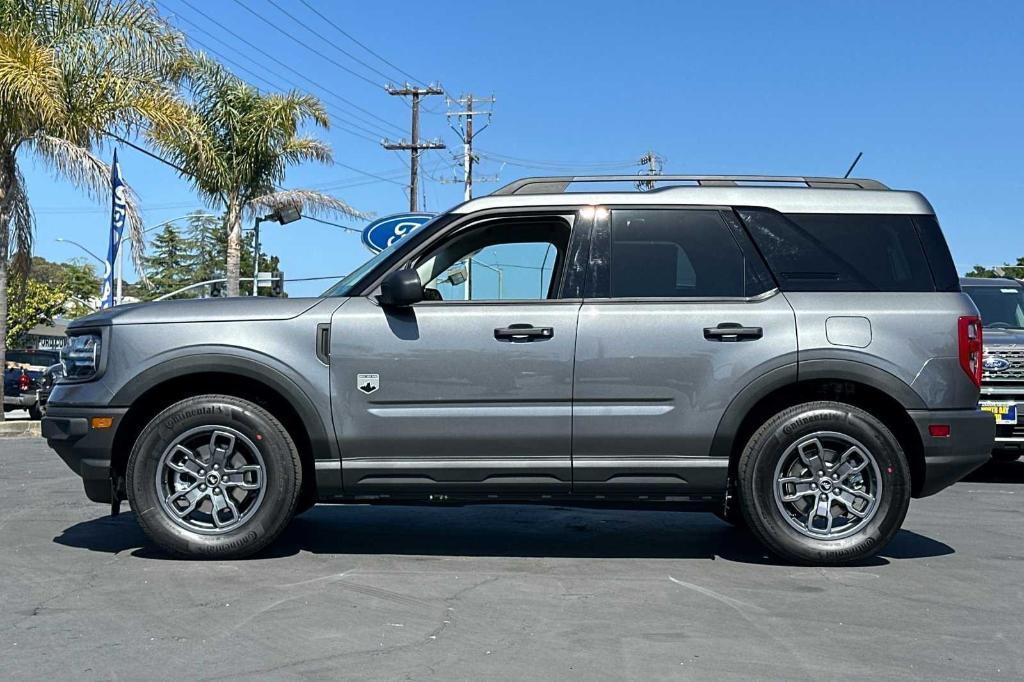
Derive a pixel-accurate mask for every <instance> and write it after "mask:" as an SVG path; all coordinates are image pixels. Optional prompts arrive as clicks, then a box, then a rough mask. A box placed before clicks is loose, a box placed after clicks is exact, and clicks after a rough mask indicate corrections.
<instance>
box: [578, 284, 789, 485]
mask: <svg viewBox="0 0 1024 682" xmlns="http://www.w3.org/2000/svg"><path fill="white" fill-rule="evenodd" d="M721 323H736V324H739V325H742V326H744V327H748V326H749V327H760V328H761V329H762V334H763V336H762V337H761V338H760V339H756V340H747V341H724V340H711V339H708V338H705V335H704V329H705V328H709V329H714V328H717V327H718V325H719V324H721ZM795 363H796V334H795V327H794V324H793V310H792V308H790V306H789V303H788V302H787V301H786V300H785V298H784V297H783V296H782V295H780V294H776V295H774V296H771V297H770V298H768V299H766V300H762V301H757V302H750V303H724V304H723V303H701V302H696V303H685V302H681V303H668V302H657V303H642V302H632V303H613V302H598V301H587V302H585V303H584V305H583V307H582V309H581V310H580V320H579V337H578V341H577V350H576V379H575V389H574V393H575V395H574V411H573V481H574V486H573V489H574V490H575V491H576V492H597V491H603V492H609V493H613V492H623V493H628V492H640V491H650V492H659V491H661V492H673V491H678V492H687V493H692V492H717V493H720V492H721V491H722V490H723V489H724V486H725V478H726V473H727V471H726V467H727V464H728V462H727V461H726V460H712V459H709V457H708V456H709V453H710V450H711V441H712V439H713V438H714V435H715V431H716V429H717V428H718V422H719V421H720V420H721V418H722V415H723V414H724V412H725V409H726V407H728V405H729V403H730V402H731V401H732V399H733V398H734V397H735V396H736V394H737V393H739V391H740V390H741V389H742V388H743V387H744V386H746V385H747V384H748V383H750V382H751V381H753V380H754V379H756V378H757V377H759V376H761V375H762V374H764V373H765V372H768V371H770V370H772V369H775V368H777V367H782V366H785V365H791V366H792V371H793V375H794V378H795V376H796V364H795Z"/></svg>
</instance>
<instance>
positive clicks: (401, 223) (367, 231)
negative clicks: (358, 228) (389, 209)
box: [363, 213, 434, 253]
mask: <svg viewBox="0 0 1024 682" xmlns="http://www.w3.org/2000/svg"><path fill="white" fill-rule="evenodd" d="M433 218H434V215H433V214H432V213H396V214H395V215H389V216H387V217H384V218H378V219H377V220H374V221H373V222H372V223H370V224H369V225H367V226H366V227H365V228H363V245H364V246H366V248H368V249H369V250H370V251H373V252H374V253H377V252H379V251H383V250H384V249H386V248H388V247H389V246H391V245H392V244H394V243H395V242H397V241H398V240H399V239H401V238H403V237H408V236H409V235H410V234H412V233H413V232H415V231H416V230H417V229H419V228H420V226H422V225H424V224H425V223H427V222H429V221H430V220H432V219H433Z"/></svg>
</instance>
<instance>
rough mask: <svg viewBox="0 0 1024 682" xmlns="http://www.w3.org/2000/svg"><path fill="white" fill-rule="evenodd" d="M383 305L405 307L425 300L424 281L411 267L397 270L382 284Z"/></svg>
mask: <svg viewBox="0 0 1024 682" xmlns="http://www.w3.org/2000/svg"><path fill="white" fill-rule="evenodd" d="M377 300H379V301H380V304H381V305H384V306H394V307H405V306H410V305H412V304H413V303H419V302H420V301H422V300H423V283H422V282H420V276H419V274H418V273H417V272H416V271H415V270H413V269H411V268H408V269H404V270H396V271H394V272H392V273H391V274H390V275H388V276H387V277H385V278H384V281H383V282H381V284H380V296H379V297H378V299H377Z"/></svg>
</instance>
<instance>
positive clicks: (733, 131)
mask: <svg viewBox="0 0 1024 682" xmlns="http://www.w3.org/2000/svg"><path fill="white" fill-rule="evenodd" d="M274 1H275V2H277V4H278V5H280V6H281V7H284V8H286V9H287V11H288V12H290V13H291V14H293V15H295V16H296V17H298V18H300V19H303V20H304V21H305V22H306V23H305V24H304V25H300V24H298V23H296V22H294V21H293V20H292V19H291V18H289V17H287V16H285V15H284V14H282V13H281V12H280V11H279V10H278V9H276V8H275V7H274V6H273V5H272V4H271V3H270V2H269V1H268V0H247V1H246V2H245V4H246V5H247V6H248V7H250V8H251V9H252V10H253V12H255V13H256V14H259V15H261V16H263V17H265V18H267V19H268V20H269V21H270V22H271V24H272V25H273V27H271V26H269V25H268V24H265V23H263V22H261V21H260V20H259V19H258V18H257V17H256V16H254V14H253V13H250V12H247V11H246V10H245V9H243V8H242V7H240V6H239V4H238V3H237V2H235V1H234V0H206V1H205V2H199V0H187V2H189V3H191V4H192V5H193V6H194V7H196V8H198V9H199V10H201V11H202V12H204V13H206V14H207V15H208V16H209V17H210V18H212V19H213V20H216V21H219V22H221V23H222V24H224V25H225V26H227V27H229V28H231V29H232V30H234V31H235V32H237V33H238V34H240V35H242V36H244V37H246V38H247V39H248V40H250V41H252V42H254V43H256V44H258V45H259V46H260V47H261V48H262V49H263V50H265V51H266V52H268V53H270V54H272V55H274V57H275V58H276V59H277V60H279V62H282V63H284V64H286V65H287V66H288V67H290V68H291V69H294V70H295V71H297V72H299V73H301V74H303V75H304V76H306V77H307V78H309V79H310V80H312V81H314V82H315V83H317V84H319V85H320V86H322V87H323V88H325V89H327V90H329V91H330V94H328V93H325V91H324V90H321V89H318V88H316V87H314V86H313V85H312V84H311V83H310V82H309V81H307V80H303V79H302V78H300V77H299V76H297V75H296V74H295V73H294V72H292V71H289V70H287V69H286V68H285V67H282V66H281V65H280V64H277V63H274V62H273V61H272V60H271V59H269V58H268V57H266V56H264V55H262V54H258V53H256V52H255V51H254V50H253V49H252V48H250V47H248V46H246V45H244V44H242V43H241V42H240V41H239V40H237V39H235V38H234V37H232V36H231V35H229V34H228V33H227V32H226V31H225V30H224V29H222V28H219V27H217V26H215V25H214V24H213V23H212V22H211V19H209V18H207V17H204V16H202V15H200V14H199V13H197V12H196V11H195V10H193V9H192V8H190V7H189V6H188V4H186V1H185V0H160V2H159V6H160V8H161V11H162V12H164V13H165V14H167V15H168V16H169V17H170V18H171V20H172V22H174V23H175V24H176V25H178V26H179V27H180V28H181V29H182V30H184V31H185V32H186V33H187V34H189V35H190V36H192V37H194V38H195V39H197V40H198V41H201V42H202V43H205V44H206V45H207V46H208V47H210V48H213V49H215V50H217V51H218V52H220V53H222V54H223V55H225V56H228V57H230V58H231V59H233V60H235V61H236V62H238V63H239V64H241V65H244V66H246V67H247V68H249V69H251V70H253V71H255V72H256V73H258V74H260V75H262V76H263V77H265V78H267V79H269V80H271V81H276V82H278V83H280V84H282V85H284V86H289V85H290V83H285V82H284V81H285V80H287V81H291V82H292V83H294V84H297V85H299V86H302V87H303V88H305V89H308V90H309V91H311V92H314V93H315V94H318V95H321V96H322V97H323V98H324V100H325V102H327V104H328V107H329V109H330V110H331V111H332V112H335V113H341V114H344V115H345V117H346V119H347V120H348V124H345V123H342V122H341V120H340V119H339V121H338V125H337V126H335V127H334V128H333V129H332V130H331V131H329V132H327V133H325V134H324V137H325V138H326V139H327V140H328V141H329V142H330V143H331V145H332V146H333V148H334V152H335V158H336V160H337V161H338V162H340V163H343V164H346V165H347V166H350V167H352V168H357V169H359V170H361V171H366V172H369V173H372V174H374V175H379V176H383V177H386V178H388V179H390V180H392V182H386V181H381V180H377V179H374V178H372V177H368V176H366V175H362V174H360V173H359V172H356V171H354V170H351V169H350V168H346V167H342V166H333V167H322V166H308V167H302V168H297V169H294V170H293V171H292V172H290V173H289V176H288V179H287V182H286V183H285V184H286V185H288V186H291V187H303V186H305V187H309V186H313V187H317V188H326V189H327V191H331V192H333V193H335V194H336V195H337V196H339V197H341V198H343V199H345V200H347V201H348V202H349V203H351V204H352V205H354V206H356V207H357V208H359V209H362V210H365V211H372V212H375V213H377V214H379V215H385V214H388V213H391V212H396V211H401V210H405V209H406V208H407V202H408V200H407V199H406V197H405V194H404V191H403V185H404V184H405V183H406V182H407V163H408V155H407V154H400V153H398V152H389V151H385V150H383V149H381V147H380V145H379V144H378V142H377V140H379V138H380V137H382V134H381V133H384V132H387V133H388V134H389V135H390V136H392V137H394V138H397V137H401V134H402V133H401V130H407V129H408V125H409V109H408V106H407V105H406V104H405V103H404V102H403V101H401V99H400V98H397V97H390V96H388V95H387V94H386V93H385V92H384V90H383V89H382V87H380V85H381V84H383V82H385V78H384V77H382V76H381V75H380V74H377V73H374V72H373V71H371V70H369V69H367V68H366V67H365V66H363V65H360V64H359V63H357V62H355V61H353V60H351V59H350V58H349V57H347V56H345V55H343V54H342V53H341V52H339V51H338V50H336V49H334V48H332V47H330V46H328V45H327V44H325V43H323V42H322V41H321V39H320V38H318V37H317V36H315V35H314V34H313V33H311V32H310V31H309V28H313V29H315V30H316V31H318V32H319V33H321V34H322V35H323V36H324V37H326V38H327V39H329V40H330V42H331V43H333V44H334V45H335V46H336V47H338V48H341V49H344V50H346V51H348V52H350V53H352V54H353V55H355V56H357V57H358V58H360V59H362V60H363V61H365V62H366V63H367V64H370V65H371V66H373V67H374V68H376V69H378V70H379V71H381V72H383V73H384V74H386V75H391V76H392V77H393V79H394V80H396V81H400V80H401V79H402V78H404V76H403V74H402V73H401V72H399V71H397V70H396V69H395V68H392V67H391V66H388V65H387V64H384V63H382V62H380V61H378V60H377V59H376V58H375V57H374V56H372V55H370V54H369V53H367V52H365V51H364V50H363V49H362V48H361V47H360V46H359V45H357V44H355V43H353V42H352V41H350V40H349V39H348V38H346V37H345V36H343V35H341V34H340V33H339V32H338V31H337V30H336V29H335V28H333V27H331V26H330V25H327V24H326V23H324V22H322V21H320V20H319V19H318V18H317V17H316V16H315V15H314V14H313V13H312V12H311V11H310V10H309V9H307V8H306V7H305V6H303V5H302V4H301V3H299V2H290V1H288V0H274ZM308 2H309V3H310V4H311V5H313V6H315V7H316V8H317V9H319V10H320V11H321V12H322V13H323V14H324V15H326V16H328V17H329V18H331V19H332V20H333V21H334V22H335V23H336V24H337V25H338V26H339V27H341V28H342V29H343V30H344V31H346V32H347V33H349V34H350V35H351V36H353V37H354V38H356V39H357V40H358V41H360V42H362V43H363V44H365V45H366V46H368V47H370V48H371V49H373V50H374V51H375V52H377V53H379V54H380V55H382V56H383V57H385V58H386V59H387V60H388V61H390V62H391V63H393V64H394V65H395V66H397V67H398V68H400V69H402V70H404V71H406V72H408V73H410V74H412V75H413V76H415V77H416V78H417V79H420V80H422V81H440V82H441V83H442V84H443V85H444V87H445V88H446V89H447V90H448V91H449V92H450V93H451V94H452V95H459V94H461V93H465V92H473V93H474V94H475V95H477V96H489V95H491V94H493V95H494V96H495V97H496V98H497V102H496V103H495V104H494V106H493V109H494V118H493V121H492V124H491V127H490V128H488V129H487V130H486V131H484V132H483V133H481V134H480V135H479V136H478V137H477V140H476V144H477V147H478V150H480V151H481V152H482V153H483V155H484V158H483V160H482V164H481V166H480V168H479V170H480V172H481V174H483V175H492V174H496V173H500V176H501V181H502V183H504V182H508V181H511V180H513V179H515V178H517V177H521V176H524V175H544V174H559V173H562V172H571V171H573V170H576V171H580V172H593V171H615V172H627V173H628V172H634V171H635V168H633V167H630V165H629V164H630V163H633V162H634V161H635V159H637V158H639V157H640V155H641V154H642V153H643V152H645V151H646V150H648V149H653V150H655V151H657V153H658V154H660V155H661V156H663V157H664V158H665V159H667V163H666V166H665V169H666V171H668V172H677V173H755V174H761V173H765V174H785V175H790V174H792V175H800V174H803V175H842V173H843V172H845V170H846V168H847V166H848V165H849V163H850V162H851V160H852V159H853V157H854V156H855V155H856V153H857V152H859V151H863V152H864V158H863V160H862V161H861V163H860V165H859V166H858V169H857V172H856V173H855V174H857V175H861V176H865V177H874V178H877V179H880V180H882V181H883V182H885V183H886V184H888V185H890V186H892V187H897V188H913V189H918V190H920V191H922V192H924V193H925V195H926V196H927V197H928V198H929V199H930V200H931V202H932V203H933V204H934V205H935V207H936V209H937V211H938V214H939V218H940V220H941V222H942V225H943V228H944V230H945V233H946V237H947V239H948V240H949V242H950V246H951V248H952V250H953V256H954V260H955V261H956V262H957V265H958V267H959V268H960V269H961V270H963V269H964V268H966V267H969V266H970V265H971V264H973V263H978V262H980V263H993V262H1002V261H1004V260H1007V259H1009V260H1011V261H1012V260H1013V259H1015V258H1016V257H1017V256H1024V238H1022V230H1021V227H1022V220H1021V217H1020V216H1021V212H1020V199H1021V196H1022V194H1024V193H1022V190H1024V175H1022V173H1024V171H1022V169H1021V158H1022V157H1024V136H1022V134H1021V124H1022V122H1024V89H1022V88H1021V76H1022V73H1024V39H1022V29H1024V3H1017V2H974V3H970V4H968V3H963V2H867V1H861V2H855V3H853V2H816V3H806V2H770V3H767V2H729V3H708V2H682V1H680V2H651V3H624V2H621V1H620V2H606V1H604V0H601V1H595V0H591V1H589V2H551V1H550V0H548V1H547V2H536V1H533V0H520V1H519V2H515V3H487V2H478V3H469V4H467V3H465V2H449V1H448V0H431V1H430V2H415V3H413V2H405V1H404V0H403V1H400V2H378V3H362V2H360V3H347V2H346V3H341V2H332V1H330V0H308ZM174 15H177V17H180V18H176V17H175V16H174ZM186 20H188V21H186ZM188 22H193V23H191V24H190V23H188ZM194 25H198V26H201V27H203V28H204V29H206V30H208V31H210V33H212V34H213V36H212V37H211V36H210V35H208V34H204V33H202V32H200V31H199V30H198V29H196V28H195V26H194ZM410 27H415V30H408V29H409V28H410ZM281 31H286V32H288V33H290V34H291V35H293V36H294V37H296V38H299V39H300V41H301V43H302V45H300V44H297V43H296V42H293V41H292V40H291V39H290V38H289V37H288V36H287V35H285V34H284V33H282V32H281ZM303 45H306V46H308V47H311V48H313V50H312V51H311V50H308V49H306V48H304V47H303ZM195 46H196V47H197V48H200V49H201V48H202V46H200V45H198V44H196V45H195ZM332 61H333V62H335V63H332ZM338 64H340V65H343V66H346V67H348V68H350V69H351V70H352V71H355V72H357V73H360V74H362V75H363V76H365V77H366V78H367V79H369V80H370V81H372V83H368V82H366V81H365V80H363V79H361V78H359V77H357V76H354V75H352V74H351V73H348V72H346V71H344V70H343V69H341V68H339V66H338ZM233 70H235V71H236V73H238V74H239V75H240V76H242V77H245V78H246V79H247V80H250V81H255V80H256V79H255V77H253V76H252V75H250V74H247V73H245V72H242V71H241V70H240V69H233ZM271 70H273V71H277V72H278V73H279V74H280V75H281V76H284V78H279V77H277V76H275V75H272V74H271ZM256 84H257V85H260V86H261V87H264V88H267V85H266V84H265V83H260V82H258V81H257V82H256ZM339 95H340V96H341V97H343V98H345V99H346V100H349V101H350V102H353V103H355V104H356V105H358V106H359V107H362V109H364V110H367V111H369V112H372V114H373V115H374V116H375V117H379V119H378V118H374V117H370V116H368V115H367V114H366V113H364V112H363V111H359V110H358V109H352V108H351V107H350V106H348V105H346V104H344V102H342V101H340V100H339V99H338V96H339ZM425 107H426V108H427V109H428V110H429V111H427V112H425V113H424V117H423V122H422V128H423V135H424V136H425V137H436V136H439V137H441V138H443V139H444V140H445V141H446V142H447V143H448V144H449V145H450V146H451V147H452V149H450V150H448V151H442V152H429V153H427V154H426V156H425V157H424V166H425V168H426V171H427V172H428V173H429V175H428V177H426V178H425V183H424V186H423V187H424V190H425V193H426V208H427V210H430V211H441V210H444V209H446V208H448V207H450V206H452V205H454V204H456V203H458V202H459V201H461V196H462V188H461V185H458V184H442V183H440V182H438V180H440V179H445V178H447V179H451V178H452V177H453V173H457V172H459V171H458V170H456V169H453V160H452V154H453V153H457V152H459V151H460V149H458V148H457V138H456V136H455V135H454V134H453V133H452V132H451V131H450V130H449V129H448V127H447V124H446V122H445V117H444V116H443V114H442V112H443V111H444V110H445V103H444V101H443V98H441V97H436V98H430V99H428V100H426V101H425ZM435 112H437V113H435ZM358 119H362V120H358ZM380 119H383V121H386V122H387V123H384V122H382V121H381V120H380ZM367 121H368V122H369V123H367ZM353 123H354V124H355V125H360V126H362V127H363V128H365V129H367V130H359V129H357V128H355V127H354V125H352V124H353ZM389 124H390V125H389ZM343 126H344V127H347V128H349V130H350V131H354V132H355V133H356V134H352V132H347V131H345V130H343V129H342V127H343ZM392 126H397V129H396V128H393V127H392ZM368 131H369V132H368ZM367 138H370V139H367ZM110 153H111V149H110V148H108V149H106V150H104V154H105V156H106V157H107V158H109V156H110ZM119 154H120V157H121V163H122V170H123V173H124V176H125V178H126V180H127V181H128V182H129V183H130V184H131V185H132V186H133V187H134V188H135V189H136V191H137V192H138V193H139V195H140V197H141V199H142V201H143V206H144V209H145V216H146V218H147V221H148V223H149V224H155V223H158V222H160V221H163V220H167V219H170V218H174V217H176V216H179V215H182V214H185V213H187V212H189V211H190V210H191V209H193V208H201V207H202V203H201V202H200V201H199V199H198V198H197V197H196V196H195V194H194V193H193V192H192V191H191V189H190V187H189V185H188V182H187V181H186V180H183V179H180V178H178V177H177V176H176V174H175V172H174V171H173V170H171V169H169V168H166V167H164V166H162V165H161V164H159V163H158V162H156V161H153V160H151V159H148V158H146V157H144V156H143V155H141V154H139V153H138V152H135V151H133V150H131V149H127V148H123V147H122V148H119ZM496 156H497V157H503V158H505V159H507V160H509V163H506V164H504V165H502V164H501V163H499V162H498V161H497V160H495V159H494V157H496ZM26 161H28V160H27V159H26ZM513 162H514V163H513ZM617 164H621V166H620V167H616V168H613V166H616V165H617ZM25 167H26V171H27V173H26V174H27V177H28V182H29V191H30V196H31V199H32V201H33V205H34V207H35V209H36V214H37V218H38V231H37V237H36V252H37V253H38V254H39V255H42V256H45V257H47V258H51V259H56V260H65V259H70V258H74V257H77V256H80V255H81V253H80V252H79V251H78V250H77V249H75V248H74V247H72V246H69V245H67V244H62V243H58V242H56V241H55V239H56V238H57V237H65V238H67V239H75V240H77V241H80V242H82V243H83V244H85V245H86V246H88V247H89V248H90V249H91V250H93V251H94V252H96V253H98V254H101V255H102V254H103V253H104V252H105V251H106V242H105V239H106V229H107V225H108V222H109V207H108V206H105V205H104V206H99V205H96V204H91V203H90V202H89V200H88V199H87V198H86V197H85V196H84V195H82V194H80V193H78V192H76V191H75V190H74V189H73V188H70V187H68V186H66V185H64V184H62V183H59V182H54V181H53V180H52V179H51V178H50V177H49V176H48V175H47V174H46V173H45V171H44V170H42V169H38V168H35V167H34V166H33V165H32V163H31V162H30V161H29V162H28V163H26V166H25ZM496 186H497V185H494V184H478V185H477V194H478V195H479V194H482V193H486V192H488V191H490V190H491V189H493V188H494V187H496ZM339 222H344V223H345V224H348V225H352V226H354V227H360V225H359V224H358V223H356V222H354V221H350V220H349V221H339ZM264 243H265V244H266V248H267V250H268V251H270V252H272V253H276V254H278V255H280V256H281V258H282V262H283V267H284V269H285V271H286V273H287V275H288V277H289V278H295V277H314V276H324V275H334V274H343V273H345V272H348V271H349V270H351V269H353V268H354V267H355V266H356V265H358V264H359V263H360V262H361V261H363V260H365V259H366V258H367V257H368V255H369V254H368V252H367V251H366V250H365V249H364V247H363V246H362V245H361V244H360V241H359V238H358V235H355V234H351V233H347V232H344V231H342V230H339V229H337V228H333V227H329V226H325V225H319V224H316V223H313V222H311V221H308V220H303V221H301V222H298V223H293V224H291V225H288V226H287V227H280V226H277V225H270V226H268V227H267V228H266V229H265V230H264ZM324 288H326V283H309V284H300V283H294V284H290V285H289V287H288V290H289V293H290V294H291V295H303V294H316V293H318V292H319V291H321V290H323V289H324Z"/></svg>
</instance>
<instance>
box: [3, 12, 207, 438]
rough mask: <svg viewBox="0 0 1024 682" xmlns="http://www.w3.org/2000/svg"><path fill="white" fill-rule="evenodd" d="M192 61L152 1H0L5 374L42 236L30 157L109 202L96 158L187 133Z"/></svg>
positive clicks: (130, 219)
mask: <svg viewBox="0 0 1024 682" xmlns="http://www.w3.org/2000/svg"><path fill="white" fill-rule="evenodd" d="M186 55H187V50H186V48H185V44H184V39H183V38H182V36H181V34H180V33H178V32H177V31H176V30H174V29H173V28H171V27H170V25H168V24H167V23H166V22H165V21H163V20H162V19H161V18H160V16H159V15H158V14H157V13H156V11H155V10H154V9H153V7H152V6H151V5H150V4H149V3H148V2H146V1H145V0H0V367H3V362H4V356H5V354H6V345H5V341H4V339H5V336H6V326H7V300H8V285H9V283H10V282H11V281H20V280H23V279H24V277H21V276H20V275H22V274H24V273H27V270H28V267H29V264H30V258H31V251H32V237H33V231H34V227H35V223H34V220H33V215H32V209H31V206H30V204H29V199H28V194H27V192H26V188H25V178H24V176H23V175H22V172H21V169H20V165H19V164H20V161H21V159H22V156H23V155H24V154H31V155H33V156H35V158H36V160H37V161H38V162H40V163H41V165H43V166H45V167H47V168H49V170H51V171H52V172H53V174H54V175H55V176H57V177H59V178H62V179H65V180H67V181H70V182H71V183H72V184H74V185H75V186H77V187H79V188H81V189H83V190H84V191H85V192H86V193H87V194H89V195H90V196H91V197H92V198H94V199H97V200H101V199H102V200H106V199H108V198H109V197H110V168H109V167H108V166H107V164H105V163H104V162H103V161H102V160H100V159H99V158H98V157H97V156H96V155H94V154H93V150H94V149H96V148H97V147H98V146H100V145H101V143H102V140H103V136H104V135H105V134H106V133H110V132H112V133H115V134H122V135H129V134H134V133H136V132H137V131H138V130H139V129H140V128H141V127H142V126H144V125H147V124H158V125H159V126H160V127H161V128H162V129H165V130H171V129H179V128H181V126H182V125H184V123H185V121H186V120H187V114H188V110H187V109H186V108H185V106H184V104H183V103H182V102H180V100H179V99H178V98H177V96H176V87H175V81H176V80H177V79H178V78H179V77H180V76H181V75H182V69H183V68H185V67H186V66H187V64H188V62H187V60H185V56H186ZM126 199H127V204H128V206H127V215H126V221H125V223H126V226H127V229H128V236H130V237H131V238H132V245H133V247H134V248H133V256H134V258H135V262H136V263H141V259H142V255H143V253H144V251H143V249H144V244H143V240H142V239H141V231H142V220H141V217H140V215H139V210H138V204H137V200H136V197H135V196H134V194H133V193H131V192H130V191H129V192H127V196H126ZM9 274H13V275H16V276H17V277H15V279H14V280H10V279H9ZM2 418H3V417H2V415H0V419H2Z"/></svg>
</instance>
